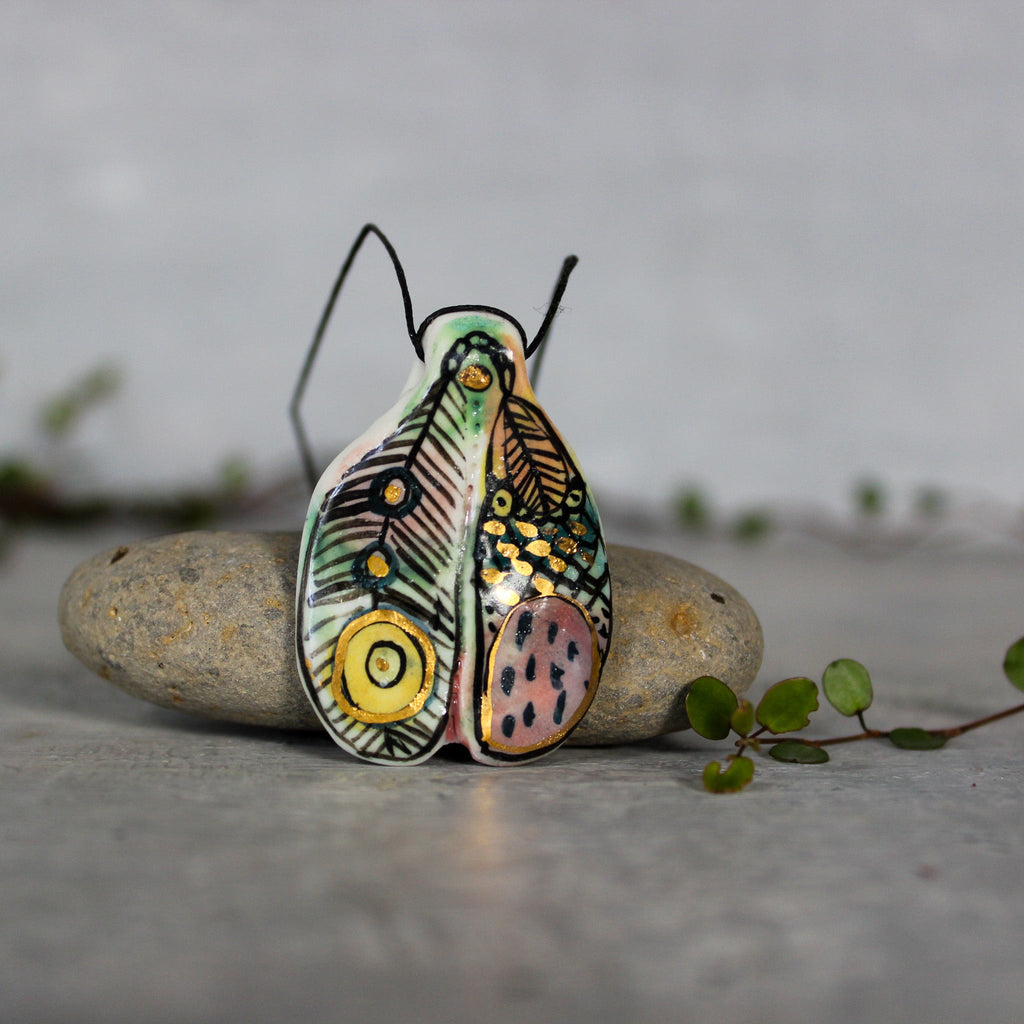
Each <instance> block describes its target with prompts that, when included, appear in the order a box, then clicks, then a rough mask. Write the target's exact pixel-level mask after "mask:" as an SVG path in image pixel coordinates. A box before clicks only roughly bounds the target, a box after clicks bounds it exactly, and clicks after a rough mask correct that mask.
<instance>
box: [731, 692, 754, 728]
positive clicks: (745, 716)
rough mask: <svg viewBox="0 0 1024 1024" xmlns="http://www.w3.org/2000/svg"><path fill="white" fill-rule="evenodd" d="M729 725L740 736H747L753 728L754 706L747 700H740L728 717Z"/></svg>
mask: <svg viewBox="0 0 1024 1024" xmlns="http://www.w3.org/2000/svg"><path fill="white" fill-rule="evenodd" d="M729 724H730V725H731V726H732V728H733V731H734V732H735V733H737V734H738V735H740V736H749V735H750V731H751V729H753V728H754V705H753V704H751V703H750V701H749V700H741V701H740V702H739V705H738V706H737V708H736V710H735V711H734V712H733V713H732V714H731V715H730V716H729Z"/></svg>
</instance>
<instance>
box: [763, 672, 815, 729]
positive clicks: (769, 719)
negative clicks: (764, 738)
mask: <svg viewBox="0 0 1024 1024" xmlns="http://www.w3.org/2000/svg"><path fill="white" fill-rule="evenodd" d="M817 710H818V686H817V684H816V683H815V682H814V681H813V680H811V679H806V678H803V677H797V678H796V679H783V680H782V682H781V683H776V684H775V685H774V686H769V687H768V689H767V690H765V693H764V696H763V697H762V698H761V701H760V703H759V704H758V705H757V714H756V717H757V721H758V722H759V723H760V724H761V725H763V726H764V727H765V728H766V729H767V730H768V731H769V732H773V733H776V734H778V733H780V732H795V731H796V730H797V729H802V728H803V727H804V726H805V725H807V724H808V722H809V721H810V715H811V712H812V711H817Z"/></svg>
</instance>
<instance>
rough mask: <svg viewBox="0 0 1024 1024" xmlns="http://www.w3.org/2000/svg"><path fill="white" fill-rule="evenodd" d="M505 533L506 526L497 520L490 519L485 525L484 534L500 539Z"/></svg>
mask: <svg viewBox="0 0 1024 1024" xmlns="http://www.w3.org/2000/svg"><path fill="white" fill-rule="evenodd" d="M504 532H505V524H504V523H499V522H498V520H497V519H489V520H488V521H487V522H486V523H484V533H489V534H491V536H493V537H500V536H501V535H502V534H503V533H504Z"/></svg>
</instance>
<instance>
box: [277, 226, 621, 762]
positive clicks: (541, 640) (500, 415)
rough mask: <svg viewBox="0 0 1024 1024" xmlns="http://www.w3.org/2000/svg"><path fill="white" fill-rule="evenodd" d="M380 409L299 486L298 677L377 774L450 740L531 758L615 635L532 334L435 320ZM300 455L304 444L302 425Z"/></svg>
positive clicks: (472, 311)
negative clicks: (538, 386) (541, 401)
mask: <svg viewBox="0 0 1024 1024" xmlns="http://www.w3.org/2000/svg"><path fill="white" fill-rule="evenodd" d="M370 234H373V235H375V236H376V237H378V238H379V239H380V240H381V242H382V243H383V244H384V245H385V247H386V248H387V250H388V252H389V255H391V257H392V261H393V262H394V265H395V269H396V272H397V274H398V278H399V282H400V284H401V286H402V292H403V298H404V300H405V307H406V320H407V327H408V330H409V337H410V340H411V341H412V344H413V347H414V349H415V351H416V353H417V356H418V357H419V360H420V361H419V362H418V363H417V366H416V368H415V369H414V372H413V375H412V377H411V378H410V381H409V383H408V384H407V386H406V389H405V390H404V392H403V393H402V395H401V397H400V398H399V400H398V402H397V403H396V404H395V406H394V407H393V408H392V409H391V410H390V411H389V412H388V413H386V414H385V415H384V416H383V417H381V419H380V420H378V421H377V423H376V424H374V426H372V427H371V428H370V429H369V430H368V431H367V432H366V433H365V434H363V435H362V436H361V437H360V438H359V439H358V440H357V441H355V442H354V443H353V444H351V445H350V446H349V447H348V448H346V449H345V450H344V451H343V452H342V453H341V454H340V455H339V456H338V457H337V458H336V459H335V460H334V461H333V462H332V463H331V465H330V466H329V467H328V469H327V470H326V472H325V473H324V474H323V476H322V477H321V478H320V481H319V483H317V484H316V486H315V489H314V491H313V496H312V500H311V502H310V506H309V512H308V514H307V517H306V523H305V529H304V532H303V537H302V551H301V556H300V568H299V578H298V586H297V598H296V605H297V648H298V663H299V672H300V674H301V676H302V680H303V683H304V685H305V688H306V692H307V695H308V696H309V699H310V701H311V702H312V705H313V708H314V709H315V711H316V713H317V715H318V716H319V717H320V719H321V721H322V722H323V724H324V726H325V727H326V728H327V730H328V732H329V733H330V734H331V736H332V737H333V738H334V739H335V741H336V742H337V743H338V744H339V745H340V746H341V747H343V748H344V749H345V750H347V751H348V752H349V753H351V754H354V755H355V756H357V757H359V758H362V759H364V760H367V761H371V762H374V763H378V764H396V763H402V764H415V763H418V762H421V761H423V760H425V759H426V758H428V757H430V756H431V754H433V753H434V752H435V751H436V750H437V749H438V748H439V747H441V746H442V745H443V744H446V743H457V744H461V745H463V746H465V747H466V748H467V749H468V750H469V751H470V753H471V755H472V756H473V758H474V759H475V760H477V761H480V762H482V763H485V764H492V765H501V764H510V763H515V762H522V761H527V760H530V759H533V758H536V757H538V756H540V755H542V754H545V753H547V752H549V751H551V750H553V749H555V748H556V747H558V746H559V745H560V744H561V743H562V742H563V741H564V740H565V738H566V737H567V736H568V735H569V733H570V732H571V731H572V729H573V728H574V727H575V726H576V725H577V723H578V722H579V721H580V719H581V718H582V717H583V715H584V714H585V713H586V710H587V708H588V707H589V705H590V703H591V701H592V700H593V699H594V694H595V692H596V690H597V686H598V681H599V679H600V674H601V667H602V665H603V663H604V660H605V657H606V655H607V652H608V644H609V640H610V636H611V625H612V612H611V586H610V579H609V574H608V566H607V561H606V557H605V545H604V541H603V539H602V535H601V526H600V521H599V519H598V513H597V509H596V507H595V505H594V501H593V497H592V496H591V494H590V490H589V488H588V487H587V484H586V481H585V480H584V478H583V475H582V473H581V472H580V470H579V466H578V464H577V462H576V458H575V456H574V455H573V453H572V451H571V450H570V449H569V447H568V446H567V445H566V444H565V442H564V441H563V440H562V438H561V437H560V436H559V434H558V432H557V431H556V430H555V428H554V426H553V425H552V424H551V422H550V420H549V419H548V418H547V416H546V415H545V413H544V411H543V410H542V409H541V408H540V406H539V405H538V403H537V399H536V397H535V395H534V393H533V390H532V388H531V385H530V381H529V378H528V376H527V370H526V359H527V356H528V355H532V354H533V352H535V351H536V350H537V349H538V348H539V347H540V345H541V344H542V343H543V341H544V338H545V336H546V334H547V331H548V330H549V328H550V325H551V321H552V320H553V317H554V314H555V312H556V311H557V306H558V302H559V300H560V298H561V295H562V292H563V291H564V288H565V284H566V281H567V279H568V275H569V273H570V271H571V270H572V267H573V265H574V264H575V262H576V261H575V257H570V258H569V259H568V260H566V262H565V264H564V265H563V269H562V274H561V276H560V278H559V282H558V286H557V287H556V289H555V294H554V295H553V297H552V301H551V304H550V307H549V309H548V312H547V315H546V317H545V321H544V324H543V325H542V327H541V329H540V331H539V332H538V335H537V337H536V338H535V339H534V340H533V341H532V342H530V343H527V340H526V336H525V334H524V332H523V329H522V328H521V327H520V325H519V324H518V323H517V322H516V321H515V320H514V319H513V318H512V317H511V316H509V315H507V314H505V313H503V312H501V311H500V310H497V309H492V308H489V307H482V306H474V307H470V306H457V307H450V308H446V309H442V310H439V311H438V312H436V313H434V314H432V315H431V316H429V317H428V318H427V319H426V320H425V321H424V322H423V324H422V325H421V326H420V327H419V329H418V330H416V329H415V328H414V326H413V320H412V304H411V301H410V299H409V294H408V289H407V287H406V284H405V275H404V273H403V271H402V268H401V265H400V263H399V262H398V258H397V255H396V254H395V252H394V250H393V248H392V247H391V245H390V243H389V242H388V241H387V239H386V238H385V237H384V236H383V235H382V234H381V233H380V232H379V230H378V229H377V228H375V227H374V226H373V225H367V226H366V227H365V228H364V229H363V232H362V233H361V234H360V236H359V238H358V239H357V241H356V244H355V245H354V246H353V249H352V251H351V252H350V254H349V257H348V259H347V260H346V263H345V265H344V266H343V268H342V271H341V274H340V275H339V279H338V282H337V284H336V285H335V289H334V292H333V293H332V296H331V300H330V302H329V303H328V307H327V309H326V310H325V313H324V317H323V319H322V321H321V324H320V328H319V330H318V331H317V335H316V337H315V338H314V345H313V348H312V349H311V351H310V356H309V358H308V359H307V364H306V367H305V368H304V371H303V378H301V379H300V386H299V389H297V391H296V397H295V401H294V402H293V406H292V409H293V414H294V416H295V418H296V424H297V426H298V427H299V429H300V431H301V424H300V423H299V421H298V402H299V399H300V398H301V393H302V388H303V386H304V383H305V378H306V376H307V375H308V372H309V369H310V366H311V365H312V359H313V357H314V356H315V354H316V348H317V347H318V345H319V343H320V340H321V338H322V335H323V331H324V329H325V327H326V323H327V320H328V318H329V317H330V313H331V308H332V306H333V303H334V300H335V298H336V297H337V294H338V292H339V290H340V287H341V284H342V282H343V280H344V276H345V274H346V273H347V271H348V268H349V267H350V265H351V263H352V260H353V259H354V257H355V254H356V252H357V251H358V249H359V247H360V245H361V244H362V242H363V241H364V240H365V238H366V237H368V235H370ZM300 443H301V444H302V446H303V451H304V453H305V455H306V458H307V464H309V463H310V462H311V460H310V459H309V456H308V446H306V444H305V440H304V434H302V433H301V432H300Z"/></svg>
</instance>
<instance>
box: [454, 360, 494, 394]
mask: <svg viewBox="0 0 1024 1024" xmlns="http://www.w3.org/2000/svg"><path fill="white" fill-rule="evenodd" d="M455 379H456V380H457V381H458V382H459V383H460V384H462V385H463V386H464V387H467V388H469V390H470V391H484V390H486V389H487V388H488V387H490V385H491V372H490V370H488V369H487V368H486V367H483V366H480V365H479V364H476V363H474V364H473V365H472V366H464V367H463V368H462V369H461V370H460V371H459V375H458V376H457V377H456V378H455Z"/></svg>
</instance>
